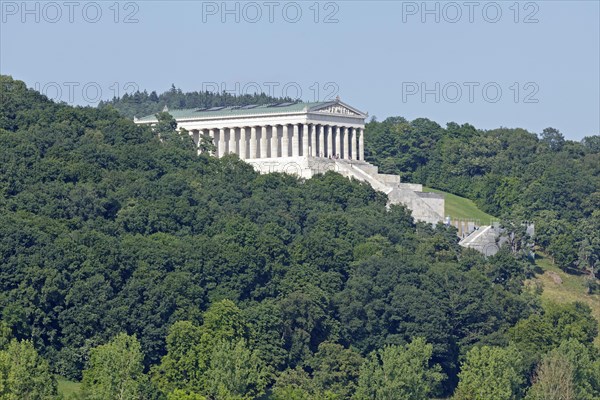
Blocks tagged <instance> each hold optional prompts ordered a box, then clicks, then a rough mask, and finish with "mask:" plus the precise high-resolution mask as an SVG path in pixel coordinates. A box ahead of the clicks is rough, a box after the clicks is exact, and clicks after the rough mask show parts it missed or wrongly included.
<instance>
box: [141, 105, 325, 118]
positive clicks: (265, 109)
mask: <svg viewBox="0 0 600 400" xmlns="http://www.w3.org/2000/svg"><path fill="white" fill-rule="evenodd" d="M332 103H335V101H326V102H314V103H300V102H294V103H292V102H289V103H275V104H264V105H257V106H254V107H253V106H232V107H222V108H219V107H212V108H208V109H206V108H187V109H181V110H168V113H169V114H171V115H172V116H173V118H175V119H176V120H182V119H196V118H211V117H219V118H226V117H235V116H241V115H257V114H287V113H290V112H302V111H308V110H310V109H312V108H315V107H321V106H325V105H327V104H332ZM135 121H136V122H138V123H143V122H156V121H157V120H156V116H155V115H154V114H152V115H147V116H145V117H142V118H138V119H136V120H135Z"/></svg>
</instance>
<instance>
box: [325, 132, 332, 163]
mask: <svg viewBox="0 0 600 400" xmlns="http://www.w3.org/2000/svg"><path fill="white" fill-rule="evenodd" d="M331 155H333V136H332V129H331V125H327V154H326V157H328V156H331Z"/></svg>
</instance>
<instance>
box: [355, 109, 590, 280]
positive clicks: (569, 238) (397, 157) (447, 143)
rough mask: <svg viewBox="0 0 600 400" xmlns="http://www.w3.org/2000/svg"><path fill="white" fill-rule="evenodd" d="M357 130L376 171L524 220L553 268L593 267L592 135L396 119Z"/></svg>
mask: <svg viewBox="0 0 600 400" xmlns="http://www.w3.org/2000/svg"><path fill="white" fill-rule="evenodd" d="M365 130H366V132H367V134H366V144H365V147H366V150H365V151H366V158H367V160H368V161H370V162H372V163H374V164H376V165H379V166H380V169H381V170H382V171H383V172H387V173H394V174H399V175H402V177H403V178H404V179H405V180H407V181H412V182H418V183H423V184H425V185H427V186H431V187H434V188H437V189H441V190H445V191H448V192H451V193H454V194H457V195H460V196H463V197H467V198H469V199H471V200H473V201H475V203H476V204H477V205H478V207H479V208H480V209H482V210H483V211H485V212H487V213H489V214H492V215H497V216H502V217H504V218H506V219H511V220H513V221H532V222H534V223H535V226H536V243H537V244H538V245H539V246H540V248H541V249H543V250H544V251H545V252H547V253H548V254H550V255H551V256H552V258H553V259H554V261H555V262H556V263H557V264H558V265H559V266H560V267H561V268H563V269H565V270H567V271H571V272H573V271H580V272H584V273H587V274H590V275H592V274H593V273H599V272H600V268H599V266H600V136H589V137H586V138H584V139H583V140H582V141H581V142H574V141H571V140H565V138H564V137H563V135H562V134H561V133H560V132H559V131H557V130H556V129H553V128H547V129H545V130H544V131H543V132H542V133H541V135H540V136H539V137H538V136H537V135H536V134H534V133H530V132H527V131H525V130H523V129H508V128H499V129H494V130H491V131H483V130H477V129H475V128H474V127H473V126H471V125H469V124H464V125H462V126H459V125H458V124H455V123H448V124H447V126H446V128H442V127H441V126H440V125H438V124H437V123H435V122H432V121H430V120H427V119H423V118H422V119H416V120H414V121H410V122H409V121H407V120H405V119H404V118H401V117H397V118H389V119H387V120H385V121H383V122H377V121H372V122H370V123H369V124H367V127H366V129H365ZM599 276H600V275H599ZM594 282H595V280H592V279H590V285H593V284H594Z"/></svg>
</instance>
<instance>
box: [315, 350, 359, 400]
mask: <svg viewBox="0 0 600 400" xmlns="http://www.w3.org/2000/svg"><path fill="white" fill-rule="evenodd" d="M362 363H363V358H362V357H361V356H360V354H358V353H356V352H354V351H353V350H351V349H345V348H344V347H343V346H342V345H340V344H336V343H331V342H323V343H321V344H320V345H319V351H317V353H316V354H315V355H314V356H313V357H312V358H311V359H310V361H309V365H310V367H311V369H312V376H313V378H312V380H313V383H314V386H315V388H316V389H317V390H319V391H321V392H326V391H330V392H331V393H334V394H336V395H338V396H339V397H340V398H341V399H348V398H350V397H352V395H353V394H354V392H355V390H356V382H357V381H358V377H359V372H360V367H361V365H362Z"/></svg>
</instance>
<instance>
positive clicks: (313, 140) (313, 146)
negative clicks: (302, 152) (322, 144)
mask: <svg viewBox="0 0 600 400" xmlns="http://www.w3.org/2000/svg"><path fill="white" fill-rule="evenodd" d="M310 155H311V156H313V157H316V156H317V125H314V124H313V125H312V128H311V130H310Z"/></svg>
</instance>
